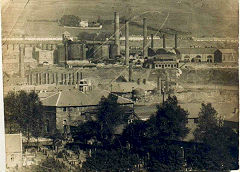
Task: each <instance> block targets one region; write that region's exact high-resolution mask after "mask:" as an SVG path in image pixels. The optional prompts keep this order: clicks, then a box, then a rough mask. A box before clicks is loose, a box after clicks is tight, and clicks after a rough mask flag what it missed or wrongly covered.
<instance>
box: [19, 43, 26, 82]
mask: <svg viewBox="0 0 240 172" xmlns="http://www.w3.org/2000/svg"><path fill="white" fill-rule="evenodd" d="M19 75H20V77H22V78H23V77H24V75H25V73H24V55H23V47H22V46H21V45H20V46H19Z"/></svg>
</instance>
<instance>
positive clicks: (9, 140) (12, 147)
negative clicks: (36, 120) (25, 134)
mask: <svg viewBox="0 0 240 172" xmlns="http://www.w3.org/2000/svg"><path fill="white" fill-rule="evenodd" d="M5 145H6V167H7V168H13V167H22V164H23V159H22V151H23V146H22V134H5Z"/></svg>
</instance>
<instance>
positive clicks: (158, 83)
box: [157, 76, 160, 91]
mask: <svg viewBox="0 0 240 172" xmlns="http://www.w3.org/2000/svg"><path fill="white" fill-rule="evenodd" d="M159 90H160V76H157V91H159Z"/></svg>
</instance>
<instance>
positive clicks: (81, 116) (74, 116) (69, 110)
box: [56, 106, 96, 132]
mask: <svg viewBox="0 0 240 172" xmlns="http://www.w3.org/2000/svg"><path fill="white" fill-rule="evenodd" d="M94 109H96V107H94V106H85V107H83V106H81V107H57V108H56V128H57V129H58V130H60V131H62V132H63V121H64V120H66V121H67V125H69V124H71V125H77V124H80V123H82V122H84V121H86V120H87V119H88V118H89V117H90V116H91V115H90V114H89V112H91V111H92V110H94Z"/></svg>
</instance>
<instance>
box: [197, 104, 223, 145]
mask: <svg viewBox="0 0 240 172" xmlns="http://www.w3.org/2000/svg"><path fill="white" fill-rule="evenodd" d="M198 116H199V117H198V124H197V128H196V130H195V131H194V133H193V134H194V140H195V141H200V142H204V143H206V142H208V140H209V139H212V138H211V137H212V136H214V133H212V132H215V131H217V128H218V127H219V124H220V123H219V120H218V119H217V111H216V110H215V109H214V108H213V107H212V105H211V104H210V103H208V104H204V103H203V104H202V107H201V111H200V112H199V114H198ZM215 134H216V133H215Z"/></svg>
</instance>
